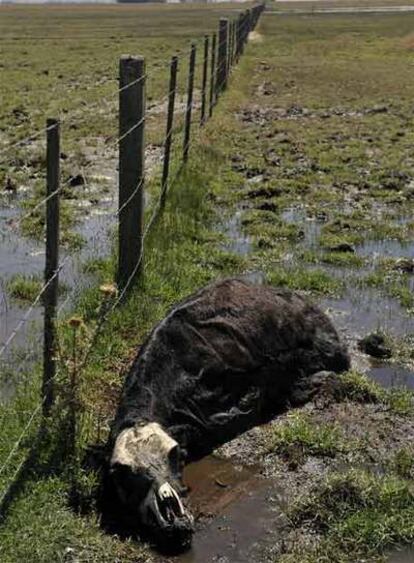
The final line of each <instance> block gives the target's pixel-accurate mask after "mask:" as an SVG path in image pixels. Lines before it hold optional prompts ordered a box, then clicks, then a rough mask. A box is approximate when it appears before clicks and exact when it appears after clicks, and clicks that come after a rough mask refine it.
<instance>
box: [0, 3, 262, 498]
mask: <svg viewBox="0 0 414 563" xmlns="http://www.w3.org/2000/svg"><path fill="white" fill-rule="evenodd" d="M263 9H264V5H263V4H258V5H255V6H253V8H252V9H251V10H245V11H243V12H241V13H240V15H239V17H238V18H235V19H233V20H232V21H231V22H230V21H229V20H228V19H225V20H224V19H223V18H222V19H221V21H220V30H223V29H224V28H225V29H226V33H223V31H221V34H220V35H219V36H218V35H217V33H213V34H212V36H211V40H210V37H209V36H208V35H206V36H204V38H203V39H201V40H200V41H203V45H204V54H203V57H200V58H199V62H198V63H197V61H196V51H197V43H196V42H193V43H192V45H191V47H190V49H188V48H186V49H185V50H184V51H183V53H184V54H186V55H188V56H189V64H188V77H187V78H188V82H187V101H186V106H185V113H184V123H183V124H182V125H180V127H179V128H178V131H179V132H182V133H183V145H182V153H181V158H180V159H179V164H178V167H177V169H176V170H175V172H174V173H173V174H171V173H170V168H169V164H170V154H171V149H172V147H173V145H174V141H175V137H176V135H175V133H176V127H177V126H174V114H175V109H176V108H175V99H176V94H177V91H178V88H177V82H176V80H177V72H178V67H179V57H180V56H181V53H180V55H175V56H174V57H173V58H172V60H171V61H169V62H168V63H167V64H166V65H165V66H169V67H170V81H169V86H168V94H167V100H168V112H167V124H166V132H165V136H164V139H163V142H162V144H161V146H163V147H164V159H163V164H164V168H163V174H162V180H161V186H160V191H159V194H158V198H157V200H156V202H155V204H154V206H153V209H152V212H151V214H150V217H149V219H148V220H147V221H146V224H145V225H144V219H143V211H144V199H143V198H144V190H145V169H144V166H145V159H144V129H145V125H146V116H145V109H146V100H145V84H146V82H147V78H148V77H149V74H148V73H147V72H146V71H145V62H144V60H143V59H142V58H139V57H135V58H134V57H129V58H126V57H123V58H121V67H120V68H121V73H120V74H121V81H120V87H119V88H118V90H117V92H116V93H117V94H118V96H119V103H120V129H119V135H118V136H117V138H116V140H115V141H114V143H113V146H118V148H119V162H120V166H119V168H120V176H119V187H120V197H119V202H118V210H117V212H116V213H115V214H114V217H115V218H116V219H117V222H118V228H119V249H120V254H121V252H125V251H126V252H129V253H130V258H129V264H128V268H126V267H125V263H124V262H123V261H122V260H121V259H120V261H119V264H118V272H117V279H118V281H121V283H119V289H120V291H119V293H118V294H117V295H116V293H110V297H109V298H108V297H106V298H104V300H103V302H102V307H101V312H100V317H99V319H98V322H97V325H96V327H95V330H94V331H93V333H92V335H90V337H89V344H88V346H87V348H86V350H85V353H84V355H83V358H82V361H81V363H80V365H79V366H77V367H78V372H79V373H81V372H82V371H83V369H84V368H85V367H86V365H87V363H88V360H89V358H90V354H91V352H92V350H93V349H94V347H95V343H96V340H97V338H98V337H99V335H100V334H101V332H102V329H103V327H104V326H105V324H106V322H107V321H108V319H109V318H110V314H111V313H112V312H113V311H114V310H115V309H116V307H118V305H119V304H120V303H121V302H122V301H123V299H124V297H125V296H126V295H127V292H128V291H129V290H130V289H131V287H132V286H133V283H134V281H135V279H136V278H137V275H138V273H139V272H141V271H142V269H143V259H144V254H145V242H146V239H147V238H148V236H149V235H150V234H151V232H152V229H153V227H154V225H155V224H156V221H157V218H158V217H159V215H160V213H161V212H162V209H163V206H164V203H165V198H166V196H167V193H168V189H170V188H171V187H172V186H173V185H174V184H175V182H176V181H177V179H178V178H179V177H180V174H181V173H182V171H183V169H184V167H185V165H186V162H187V160H188V156H189V149H190V146H191V144H192V135H191V132H192V125H198V129H197V131H200V130H201V129H200V128H201V127H202V126H203V125H204V124H205V123H206V121H207V120H208V119H209V118H210V117H211V116H212V114H213V111H214V107H215V105H216V103H217V101H218V99H219V97H220V95H221V93H222V92H223V91H224V89H225V86H226V84H227V81H228V79H229V76H230V73H231V70H232V67H233V65H234V64H235V63H236V62H237V61H238V60H239V58H240V56H241V54H242V52H243V48H244V45H245V43H246V42H247V40H248V33H249V32H250V31H251V30H252V29H254V27H255V25H256V24H257V21H258V19H259V17H260V14H261V13H262V11H263ZM217 37H219V40H218V41H217ZM200 41H199V43H200ZM209 63H210V64H209ZM198 65H200V66H198ZM201 66H202V75H201V89H200V91H201V106H200V114H201V115H200V117H197V118H194V117H193V114H192V112H193V110H195V108H196V104H195V103H194V96H193V94H194V81H195V78H196V71H197V70H199V68H200V67H201ZM131 76H133V78H132V79H129V78H131ZM128 77H129V78H128ZM208 80H209V82H208ZM125 82H126V83H125ZM101 101H102V100H101ZM63 121H65V118H63V119H62V120H61V121H57V122H56V123H53V124H49V125H48V126H47V127H46V128H45V129H42V130H41V131H39V132H37V133H35V135H36V136H34V135H31V136H30V137H27V138H26V139H23V140H20V141H17V142H16V143H12V144H11V145H8V147H4V148H3V150H0V155H2V154H4V153H5V152H7V150H9V149H11V148H14V147H16V146H20V145H22V144H24V143H27V142H31V141H32V140H33V139H34V138H39V137H40V136H41V135H42V134H45V133H46V135H49V133H50V132H52V131H55V130H57V131H59V126H60V124H61V123H62V122H63ZM193 133H194V131H193ZM177 150H178V149H177ZM52 153H53V156H51V158H49V159H48V177H49V182H48V194H47V195H46V197H45V198H43V199H42V200H41V201H40V202H38V203H37V204H36V205H35V206H34V207H33V208H32V209H31V210H30V211H29V212H28V213H25V214H24V215H23V216H22V217H21V218H20V219H19V220H18V222H17V224H20V223H21V222H22V221H24V220H25V219H26V218H28V217H30V216H31V215H32V214H33V213H35V212H36V211H37V210H38V209H40V208H41V207H42V206H44V205H45V204H47V205H48V207H49V211H50V209H52V207H51V205H52V204H53V205H57V206H58V205H59V198H58V195H59V194H60V193H61V192H62V190H63V189H64V188H65V187H66V186H67V185H68V184H69V183H70V179H69V180H67V181H66V182H63V183H60V184H59V178H58V176H59V159H60V155H59V153H58V152H57V151H56V150H55V151H52ZM137 155H138V160H137ZM53 170H54V171H55V176H54V178H55V184H56V185H57V187H56V188H55V189H51V186H52V185H53V182H50V177H51V176H50V173H51V172H52V171H53ZM56 173H57V176H56ZM121 190H124V191H121ZM56 209H57V212H58V207H57V208H56ZM131 214H132V215H131ZM128 215H129V217H133V218H134V221H132V222H131V221H130V222H128V219H127V217H128ZM137 218H138V219H137ZM51 220H52V217H51V214H50V213H48V214H47V224H48V228H49V226H50V221H51ZM137 221H138V225H139V228H136V226H137ZM55 231H56V232H54V235H53V237H52V239H53V240H52V241H49V240H48V250H47V252H49V251H50V244H57V243H58V241H59V232H58V229H55ZM57 248H58V247H57ZM69 258H70V256H69V255H68V256H66V257H65V259H64V260H63V261H62V262H61V263H60V265H58V266H57V267H56V268H55V269H53V271H52V272H49V275H47V274H46V278H47V279H46V281H45V283H44V284H43V286H42V288H41V289H40V291H39V292H38V294H37V296H36V298H35V299H34V300H33V302H32V303H31V304H30V306H29V308H28V309H27V311H26V313H25V315H24V316H23V318H22V319H21V320H20V321H19V322H18V323H17V325H16V327H15V328H14V329H13V331H12V333H11V334H10V335H9V336H8V337H7V339H6V340H5V342H4V343H3V344H2V346H1V347H0V358H1V357H2V355H3V354H4V352H5V351H6V350H7V349H8V348H9V346H10V345H11V343H12V341H13V340H14V338H15V337H16V335H17V334H18V332H19V331H20V330H21V328H22V327H23V326H24V324H25V323H26V322H27V320H28V319H29V317H30V315H31V314H32V312H33V310H34V309H35V307H36V306H37V305H38V304H39V302H40V300H41V299H42V297H43V296H44V294H45V293H47V294H49V293H50V292H49V291H48V288H49V287H50V286H51V284H53V283H54V282H55V281H57V279H58V276H59V273H60V271H61V270H62V269H63V268H64V267H65V265H66V264H67V262H68V260H69ZM70 298H71V294H69V295H68V296H67V297H66V299H65V300H64V301H63V302H62V303H61V304H60V306H59V307H57V300H56V295H55V296H54V299H55V300H54V301H53V307H52V314H51V315H50V317H49V322H50V325H51V328H52V329H53V330H56V321H57V319H58V318H59V315H60V313H61V312H62V310H63V309H64V307H65V306H66V304H67V302H68V301H69V300H70ZM112 299H113V301H112ZM51 303H52V302H51V301H46V302H45V303H44V306H45V310H47V307H48V306H50V305H51ZM45 333H46V322H45ZM54 347H55V344H54V345H53V346H49V348H50V349H49V348H48V346H47V344H46V343H45V353H46V354H52V353H54V351H53V349H54ZM48 350H49V351H48ZM27 358H28V356H26V357H25V358H24V359H23V361H22V362H21V364H20V365H19V367H18V369H20V368H21V366H22V365H23V364H24V362H25V361H26V360H27ZM50 359H51V358H49V360H50ZM53 360H54V361H55V360H56V358H55V357H54V358H53ZM61 362H62V360H61ZM60 368H61V366H59V367H57V369H55V370H54V371H53V373H52V375H51V376H50V374H47V370H46V368H44V379H43V385H42V393H41V397H40V402H39V404H38V405H37V406H36V407H35V408H34V409H33V411H31V413H30V416H29V418H28V420H27V422H26V424H25V425H24V427H23V429H22V431H21V433H20V435H19V437H18V439H17V440H16V441H15V442H14V444H13V446H12V447H11V449H10V451H9V453H8V455H7V457H6V459H5V461H4V462H3V464H2V466H1V467H0V475H2V474H3V473H4V471H5V468H6V467H7V465H8V464H9V463H10V462H11V460H12V459H13V457H14V456H15V454H16V452H17V451H18V450H19V446H20V444H21V442H22V440H23V438H24V436H25V435H26V434H27V432H28V431H29V428H30V427H31V426H32V424H33V422H34V420H35V419H36V416H37V414H39V413H40V411H41V409H42V408H43V407H44V405H45V404H46V403H50V404H49V407H51V406H53V400H54V394H53V393H52V394H51V393H50V389H51V386H52V384H53V382H54V381H55V380H56V378H57V376H58V375H59V374H60V373H61V369H60ZM49 414H50V412H49V409H46V410H45V409H44V408H43V415H44V416H48V415H49ZM24 461H25V460H24V459H23V461H22V462H21V463H20V464H19V465H18V466H17V469H16V471H15V472H14V474H13V476H12V479H11V481H13V480H14V479H15V477H16V476H17V475H18V473H19V471H20V469H21V468H22V467H23V464H24ZM9 484H10V483H9ZM8 487H9V485H8V486H6V487H5V489H4V491H3V494H2V495H1V496H0V504H1V502H2V501H3V500H4V498H5V496H6V494H7V490H8Z"/></svg>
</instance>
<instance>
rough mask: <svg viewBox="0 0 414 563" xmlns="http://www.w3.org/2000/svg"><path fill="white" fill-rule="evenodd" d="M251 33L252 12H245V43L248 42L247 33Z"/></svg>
mask: <svg viewBox="0 0 414 563" xmlns="http://www.w3.org/2000/svg"><path fill="white" fill-rule="evenodd" d="M251 31H252V11H251V10H250V9H248V10H246V43H247V41H248V40H249V33H250V32H251Z"/></svg>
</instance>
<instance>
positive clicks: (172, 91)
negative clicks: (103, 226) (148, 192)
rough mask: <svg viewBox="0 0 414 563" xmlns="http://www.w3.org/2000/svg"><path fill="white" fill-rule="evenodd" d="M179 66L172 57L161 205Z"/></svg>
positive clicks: (168, 157)
mask: <svg viewBox="0 0 414 563" xmlns="http://www.w3.org/2000/svg"><path fill="white" fill-rule="evenodd" d="M177 67H178V58H177V57H172V59H171V66H170V83H169V90H168V114H167V131H166V134H165V146H164V162H163V168H162V183H161V205H164V204H165V197H166V195H167V189H168V175H169V171H170V154H171V141H172V127H173V121H174V106H175V93H176V88H177Z"/></svg>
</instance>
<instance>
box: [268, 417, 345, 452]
mask: <svg viewBox="0 0 414 563" xmlns="http://www.w3.org/2000/svg"><path fill="white" fill-rule="evenodd" d="M266 442H267V448H268V450H269V451H272V452H275V453H278V454H280V455H282V456H283V457H285V458H287V459H288V460H289V461H290V462H292V460H295V462H296V463H297V462H298V460H299V459H303V458H304V457H306V456H321V457H335V455H336V454H337V453H338V452H344V451H347V450H348V447H349V443H347V442H346V441H345V439H344V435H343V432H342V430H341V428H340V427H339V425H337V424H335V423H333V424H332V423H319V424H315V423H314V422H312V420H311V418H310V417H309V416H308V415H306V414H304V413H301V412H293V413H292V414H290V415H288V417H287V420H286V421H284V422H283V423H282V424H277V425H274V426H272V427H271V429H270V430H269V432H268V433H266Z"/></svg>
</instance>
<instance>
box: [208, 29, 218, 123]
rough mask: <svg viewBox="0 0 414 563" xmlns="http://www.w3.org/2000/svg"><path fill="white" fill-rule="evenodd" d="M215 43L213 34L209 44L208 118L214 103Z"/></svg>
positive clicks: (211, 113)
mask: <svg viewBox="0 0 414 563" xmlns="http://www.w3.org/2000/svg"><path fill="white" fill-rule="evenodd" d="M216 42H217V35H216V34H215V33H213V39H212V42H211V70H210V107H209V116H210V117H211V116H212V115H213V107H214V101H215V92H216V88H215V77H216Z"/></svg>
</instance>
